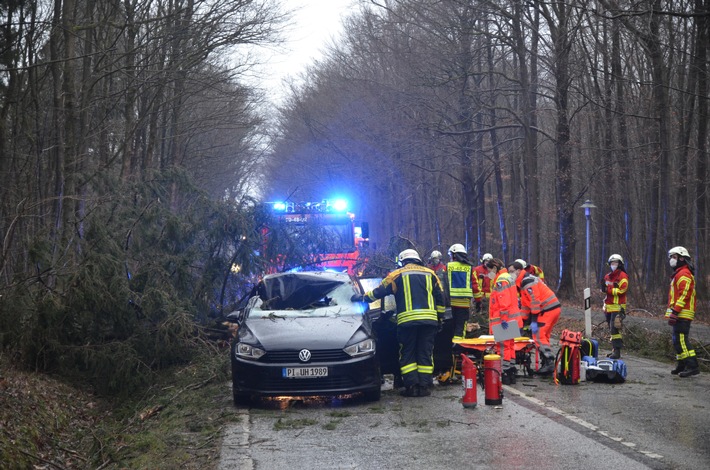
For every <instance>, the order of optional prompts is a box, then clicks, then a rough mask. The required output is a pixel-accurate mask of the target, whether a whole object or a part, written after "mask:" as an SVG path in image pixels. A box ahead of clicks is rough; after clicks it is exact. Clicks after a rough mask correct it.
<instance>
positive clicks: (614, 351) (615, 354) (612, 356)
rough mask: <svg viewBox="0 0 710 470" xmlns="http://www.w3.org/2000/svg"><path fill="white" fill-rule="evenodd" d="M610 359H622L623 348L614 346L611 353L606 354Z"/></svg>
mask: <svg viewBox="0 0 710 470" xmlns="http://www.w3.org/2000/svg"><path fill="white" fill-rule="evenodd" d="M606 357H608V358H609V359H621V350H619V349H617V348H613V349H612V350H611V352H610V353H609V354H607V355H606Z"/></svg>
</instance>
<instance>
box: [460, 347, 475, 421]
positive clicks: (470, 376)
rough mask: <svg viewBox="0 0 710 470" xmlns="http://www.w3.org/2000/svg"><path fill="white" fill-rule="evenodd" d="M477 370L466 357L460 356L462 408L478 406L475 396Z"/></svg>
mask: <svg viewBox="0 0 710 470" xmlns="http://www.w3.org/2000/svg"><path fill="white" fill-rule="evenodd" d="M477 375H478V369H477V368H476V364H474V363H473V361H472V360H471V359H469V358H468V356H467V355H465V354H461V376H462V378H463V399H462V400H461V403H463V407H464V408H475V407H476V405H477V404H478V397H477V396H476V376H477Z"/></svg>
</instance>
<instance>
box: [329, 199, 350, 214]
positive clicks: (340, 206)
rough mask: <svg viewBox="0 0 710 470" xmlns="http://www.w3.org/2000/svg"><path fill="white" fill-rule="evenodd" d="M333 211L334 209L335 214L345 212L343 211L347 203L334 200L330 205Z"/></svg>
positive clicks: (343, 200)
mask: <svg viewBox="0 0 710 470" xmlns="http://www.w3.org/2000/svg"><path fill="white" fill-rule="evenodd" d="M332 206H333V209H335V210H336V211H337V212H345V210H346V209H347V208H348V201H346V200H345V199H336V200H335V201H333V203H332Z"/></svg>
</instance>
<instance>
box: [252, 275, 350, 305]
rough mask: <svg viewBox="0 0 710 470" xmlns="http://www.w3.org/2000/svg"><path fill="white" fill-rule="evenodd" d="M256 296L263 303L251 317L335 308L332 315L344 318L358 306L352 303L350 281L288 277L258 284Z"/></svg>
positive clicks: (266, 280)
mask: <svg viewBox="0 0 710 470" xmlns="http://www.w3.org/2000/svg"><path fill="white" fill-rule="evenodd" d="M257 292H258V297H259V300H260V301H261V302H259V303H258V304H257V305H255V306H254V308H253V309H252V312H251V313H250V316H253V315H269V314H271V313H273V311H274V310H280V311H289V310H293V311H294V313H298V312H301V313H302V311H304V310H313V309H320V308H324V307H335V309H334V310H333V312H339V313H341V314H346V313H356V312H354V311H349V310H353V306H354V305H356V304H354V303H353V302H351V301H350V297H351V296H352V295H353V293H354V292H355V290H354V288H353V285H352V283H351V282H349V278H347V277H340V278H339V279H338V278H334V277H332V276H318V275H317V274H308V275H304V274H303V273H286V274H281V275H278V276H273V277H267V278H265V279H264V280H263V281H261V282H260V283H259V286H258V288H257ZM346 310H347V311H346ZM260 311H261V312H260ZM321 314H327V312H322V313H321Z"/></svg>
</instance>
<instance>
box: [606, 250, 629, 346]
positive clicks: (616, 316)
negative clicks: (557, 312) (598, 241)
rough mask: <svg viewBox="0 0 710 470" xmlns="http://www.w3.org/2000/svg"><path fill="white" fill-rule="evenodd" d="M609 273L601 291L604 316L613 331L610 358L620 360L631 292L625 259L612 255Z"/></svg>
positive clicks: (609, 261)
mask: <svg viewBox="0 0 710 470" xmlns="http://www.w3.org/2000/svg"><path fill="white" fill-rule="evenodd" d="M607 264H608V265H609V269H611V271H609V272H608V273H607V274H606V275H605V276H604V279H602V285H601V289H602V292H603V293H604V294H605V295H606V297H605V298H604V315H605V317H606V322H607V324H608V325H609V331H611V353H609V354H607V357H608V358H611V359H619V358H620V357H621V348H623V347H624V342H623V340H622V338H621V322H622V320H623V319H624V317H625V316H626V292H627V291H628V290H629V276H628V275H627V274H626V269H624V258H622V257H621V255H616V254H614V255H611V256H610V257H609V260H608V261H607Z"/></svg>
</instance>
